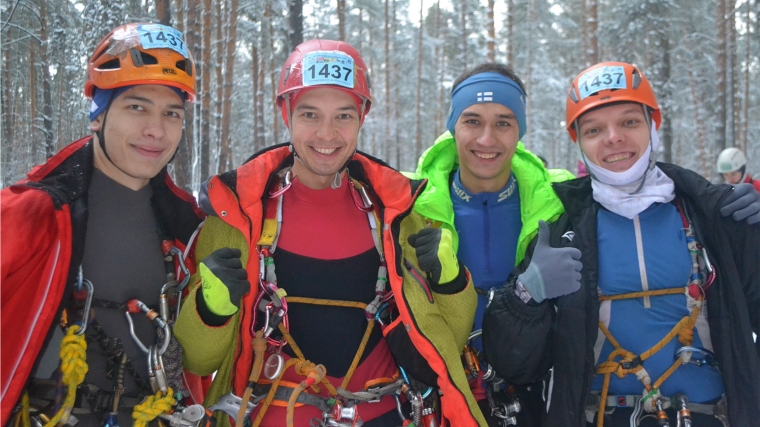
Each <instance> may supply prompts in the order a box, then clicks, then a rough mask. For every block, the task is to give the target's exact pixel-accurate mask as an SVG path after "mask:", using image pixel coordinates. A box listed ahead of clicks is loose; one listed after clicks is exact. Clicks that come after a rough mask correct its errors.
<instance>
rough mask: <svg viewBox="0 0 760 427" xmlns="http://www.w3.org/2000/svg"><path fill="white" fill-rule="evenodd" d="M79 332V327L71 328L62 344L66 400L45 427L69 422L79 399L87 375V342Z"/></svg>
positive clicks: (62, 367) (62, 366)
mask: <svg viewBox="0 0 760 427" xmlns="http://www.w3.org/2000/svg"><path fill="white" fill-rule="evenodd" d="M78 330H79V325H72V326H70V327H69V328H68V329H67V330H66V336H65V337H63V341H62V342H61V373H62V374H63V377H62V380H63V384H64V385H66V387H67V391H66V400H64V401H63V405H62V406H61V409H59V410H58V412H57V413H56V414H55V416H54V417H53V418H51V419H50V421H49V422H48V423H46V424H45V427H53V426H55V425H57V424H58V423H59V422H61V421H63V422H66V421H68V419H69V415H70V414H71V409H72V408H73V407H74V402H75V401H76V398H77V386H79V384H82V381H84V376H85V375H87V369H88V367H87V341H85V339H84V334H82V335H77V334H76V332H77V331H78Z"/></svg>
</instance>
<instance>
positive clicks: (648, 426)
mask: <svg viewBox="0 0 760 427" xmlns="http://www.w3.org/2000/svg"><path fill="white" fill-rule="evenodd" d="M632 412H633V409H632V408H616V409H615V412H613V413H611V414H605V416H604V427H628V426H629V425H630V419H631V413H632ZM665 413H667V414H668V418H669V419H670V427H678V423H677V419H676V412H675V410H673V409H672V408H669V409H666V410H665ZM642 415H649V416H648V417H646V418H643V419H641V417H639V419H640V421H639V427H659V424H658V423H657V419H656V415H655V414H650V413H643V414H642ZM691 419H692V425H693V426H694V427H724V426H723V423H722V422H721V421H720V420H718V419H717V418H715V417H713V416H712V415H705V414H698V413H696V412H692V413H691ZM586 425H587V426H588V427H596V417H594V423H593V424H592V423H587V424H586Z"/></svg>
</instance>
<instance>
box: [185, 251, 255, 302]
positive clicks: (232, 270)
mask: <svg viewBox="0 0 760 427" xmlns="http://www.w3.org/2000/svg"><path fill="white" fill-rule="evenodd" d="M198 270H199V272H200V275H201V286H202V292H203V302H204V303H205V304H206V308H208V309H209V311H211V313H213V314H215V315H217V316H231V315H233V314H235V313H237V311H238V310H239V309H240V300H241V298H243V295H245V294H247V293H248V291H250V290H251V284H250V283H249V282H248V272H247V271H246V270H245V268H243V263H242V262H240V249H232V248H222V249H217V250H216V251H214V253H212V254H211V255H209V256H207V257H206V258H204V259H203V261H201V263H200V266H199V267H198Z"/></svg>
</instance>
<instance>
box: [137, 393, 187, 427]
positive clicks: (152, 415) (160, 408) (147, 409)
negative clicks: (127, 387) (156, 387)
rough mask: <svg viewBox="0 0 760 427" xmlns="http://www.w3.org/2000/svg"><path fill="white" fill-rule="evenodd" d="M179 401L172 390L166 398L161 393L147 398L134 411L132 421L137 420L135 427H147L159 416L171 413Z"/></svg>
mask: <svg viewBox="0 0 760 427" xmlns="http://www.w3.org/2000/svg"><path fill="white" fill-rule="evenodd" d="M176 403H177V400H176V399H174V391H172V388H171V387H169V389H168V390H167V392H166V395H165V396H164V395H163V393H161V392H160V391H159V392H158V393H156V394H154V395H153V396H148V397H146V398H145V399H144V400H143V401H142V402H141V403H140V404H139V405H137V406H135V409H134V410H133V411H132V419H134V420H135V422H134V424H133V425H134V426H135V427H145V426H147V425H148V423H149V422H151V421H153V420H154V419H156V417H158V416H159V415H161V414H163V413H165V412H169V411H170V410H171V409H172V407H173V406H174V404H176Z"/></svg>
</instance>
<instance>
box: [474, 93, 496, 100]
mask: <svg viewBox="0 0 760 427" xmlns="http://www.w3.org/2000/svg"><path fill="white" fill-rule="evenodd" d="M477 96H478V102H493V92H478V95H477Z"/></svg>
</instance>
